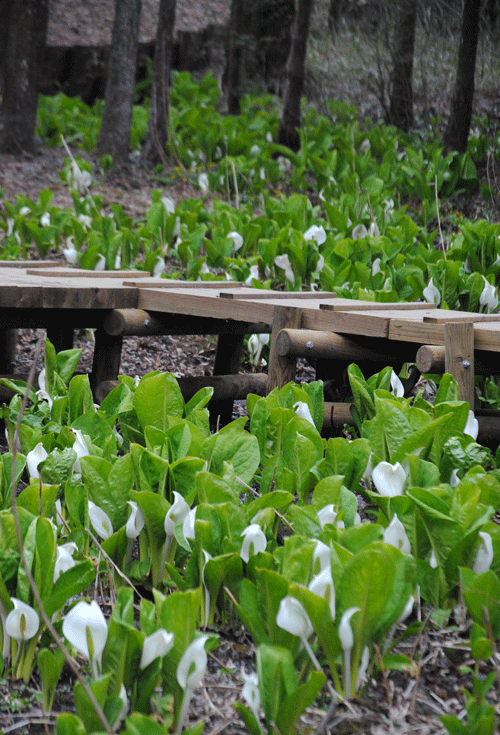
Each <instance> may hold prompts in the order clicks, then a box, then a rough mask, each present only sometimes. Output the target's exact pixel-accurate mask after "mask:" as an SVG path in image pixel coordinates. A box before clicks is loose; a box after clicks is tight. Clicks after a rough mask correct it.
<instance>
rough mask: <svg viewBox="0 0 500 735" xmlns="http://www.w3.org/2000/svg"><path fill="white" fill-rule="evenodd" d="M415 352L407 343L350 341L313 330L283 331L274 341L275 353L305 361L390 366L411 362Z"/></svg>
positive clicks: (335, 334)
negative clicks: (304, 359) (316, 360)
mask: <svg viewBox="0 0 500 735" xmlns="http://www.w3.org/2000/svg"><path fill="white" fill-rule="evenodd" d="M414 350H415V345H412V344H407V343H406V342H397V341H394V340H393V341H390V340H384V339H378V338H377V339H375V338H365V339H363V338H359V339H352V338H348V337H343V336H342V335H341V334H337V333H336V332H322V331H316V330H314V329H282V330H281V331H280V333H279V334H278V337H277V339H276V351H277V352H278V354H279V355H281V356H283V357H284V356H295V357H305V358H307V359H318V358H320V359H324V360H343V361H346V362H360V361H362V362H376V363H381V364H384V365H390V364H391V362H393V361H394V360H395V359H396V360H397V361H398V362H399V361H402V362H414V359H415V357H414V356H415V352H414ZM405 358H406V359H405Z"/></svg>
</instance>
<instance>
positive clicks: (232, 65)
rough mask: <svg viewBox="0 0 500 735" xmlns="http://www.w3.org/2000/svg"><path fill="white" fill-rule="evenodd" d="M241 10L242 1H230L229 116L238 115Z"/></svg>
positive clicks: (242, 8)
mask: <svg viewBox="0 0 500 735" xmlns="http://www.w3.org/2000/svg"><path fill="white" fill-rule="evenodd" d="M243 10H244V0H231V15H230V19H229V47H228V63H227V111H228V113H229V114H230V115H239V114H240V112H241V109H240V97H241V88H240V82H241V78H240V77H241V57H242V51H243V45H242V44H243V41H242V38H241V34H242V31H243V28H242V21H243V17H244V16H243Z"/></svg>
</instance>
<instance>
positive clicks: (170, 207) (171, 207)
mask: <svg viewBox="0 0 500 735" xmlns="http://www.w3.org/2000/svg"><path fill="white" fill-rule="evenodd" d="M161 202H162V204H163V206H164V207H165V209H166V210H167V213H168V214H174V212H175V204H174V200H173V199H171V198H170V197H167V196H164V197H162V198H161Z"/></svg>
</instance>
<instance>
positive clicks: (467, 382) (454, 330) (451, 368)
mask: <svg viewBox="0 0 500 735" xmlns="http://www.w3.org/2000/svg"><path fill="white" fill-rule="evenodd" d="M444 336H445V354H444V366H445V371H446V372H447V373H449V374H450V375H452V376H453V377H454V378H455V380H456V381H457V383H458V388H459V393H460V399H461V400H462V401H468V403H469V405H470V407H471V408H472V410H474V325H473V324H472V323H471V322H451V323H450V324H445V325H444Z"/></svg>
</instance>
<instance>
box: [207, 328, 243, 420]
mask: <svg viewBox="0 0 500 735" xmlns="http://www.w3.org/2000/svg"><path fill="white" fill-rule="evenodd" d="M243 340H244V335H241V334H221V335H219V339H218V340H217V351H216V353H215V362H214V373H213V374H214V375H236V374H237V373H238V371H239V369H240V363H241V356H242V354H243ZM209 411H210V423H211V424H212V425H216V424H217V422H218V423H219V424H220V425H221V426H224V425H225V424H229V422H230V421H231V420H232V418H233V399H232V398H229V399H226V400H223V401H214V400H212V401H211V402H210V406H209Z"/></svg>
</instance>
